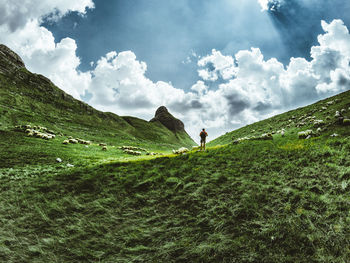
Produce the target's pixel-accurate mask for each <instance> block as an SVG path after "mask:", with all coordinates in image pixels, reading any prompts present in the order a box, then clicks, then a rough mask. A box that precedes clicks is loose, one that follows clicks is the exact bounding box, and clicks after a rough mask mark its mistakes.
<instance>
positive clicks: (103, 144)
mask: <svg viewBox="0 0 350 263" xmlns="http://www.w3.org/2000/svg"><path fill="white" fill-rule="evenodd" d="M98 146H107V144H105V143H100V144H99V145H98Z"/></svg>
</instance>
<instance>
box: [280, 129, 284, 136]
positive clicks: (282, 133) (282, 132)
mask: <svg viewBox="0 0 350 263" xmlns="http://www.w3.org/2000/svg"><path fill="white" fill-rule="evenodd" d="M281 135H282V137H284V129H282V131H281Z"/></svg>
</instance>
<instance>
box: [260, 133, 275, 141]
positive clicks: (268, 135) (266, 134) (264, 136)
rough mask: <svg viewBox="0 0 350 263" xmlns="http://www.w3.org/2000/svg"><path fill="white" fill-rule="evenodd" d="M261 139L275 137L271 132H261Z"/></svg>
mask: <svg viewBox="0 0 350 263" xmlns="http://www.w3.org/2000/svg"><path fill="white" fill-rule="evenodd" d="M260 139H262V140H273V137H272V134H271V133H264V134H261V136H260Z"/></svg>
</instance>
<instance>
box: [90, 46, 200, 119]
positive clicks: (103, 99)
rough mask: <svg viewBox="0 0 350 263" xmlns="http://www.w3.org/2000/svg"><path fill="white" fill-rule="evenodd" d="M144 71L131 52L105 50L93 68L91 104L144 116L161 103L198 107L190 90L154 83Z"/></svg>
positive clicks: (144, 64) (146, 116)
mask: <svg viewBox="0 0 350 263" xmlns="http://www.w3.org/2000/svg"><path fill="white" fill-rule="evenodd" d="M146 71H147V65H146V63H145V62H142V61H138V60H137V59H136V55H135V54H134V53H133V52H132V51H124V52H120V53H117V52H115V51H112V52H109V53H107V54H106V56H104V57H102V58H101V59H100V60H99V61H97V63H96V67H95V69H94V70H93V71H92V75H93V78H92V81H91V84H90V87H89V92H90V93H91V94H92V99H91V101H90V103H92V105H94V106H96V107H98V108H103V109H104V110H109V111H113V112H116V113H118V114H120V115H136V116H139V117H143V118H146V119H150V118H151V117H153V114H154V112H155V109H156V108H157V107H159V106H160V105H163V104H166V105H173V108H176V105H177V104H179V103H181V104H184V105H185V102H186V103H189V104H190V105H192V106H194V107H198V103H196V102H192V100H191V97H192V96H193V95H192V94H193V93H188V94H185V92H184V91H183V90H181V89H175V88H174V87H173V86H172V85H171V84H169V83H166V82H163V81H158V82H153V81H151V80H150V79H148V78H147V77H146V76H145V73H146ZM185 97H186V99H185ZM191 103H192V104H191Z"/></svg>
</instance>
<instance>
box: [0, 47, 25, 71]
mask: <svg viewBox="0 0 350 263" xmlns="http://www.w3.org/2000/svg"><path fill="white" fill-rule="evenodd" d="M24 67H25V65H24V62H23V60H22V59H21V58H20V56H18V55H17V54H16V53H15V52H13V51H12V50H11V49H9V48H8V47H7V46H5V45H2V44H0V73H2V74H8V73H12V72H15V71H17V70H18V69H20V68H24Z"/></svg>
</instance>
